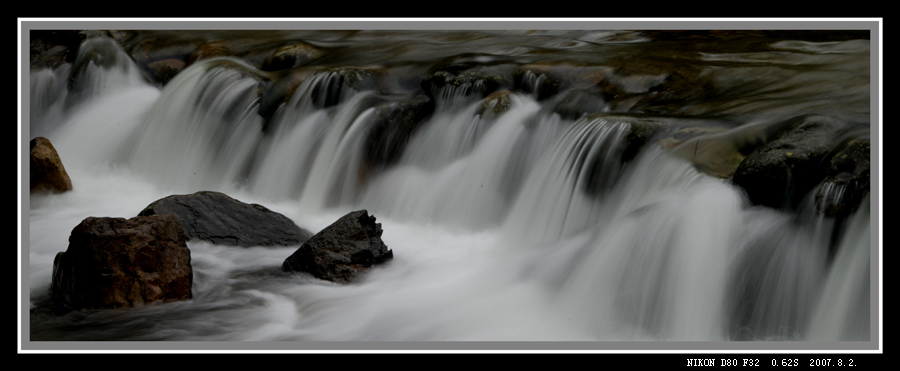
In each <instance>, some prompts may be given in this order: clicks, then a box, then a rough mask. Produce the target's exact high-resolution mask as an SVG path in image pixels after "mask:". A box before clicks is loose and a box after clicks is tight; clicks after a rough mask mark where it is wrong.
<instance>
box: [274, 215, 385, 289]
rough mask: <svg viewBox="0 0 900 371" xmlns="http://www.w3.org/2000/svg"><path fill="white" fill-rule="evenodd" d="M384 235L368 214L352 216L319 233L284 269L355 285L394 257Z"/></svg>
mask: <svg viewBox="0 0 900 371" xmlns="http://www.w3.org/2000/svg"><path fill="white" fill-rule="evenodd" d="M381 234H382V229H381V223H375V217H374V216H369V214H368V211H366V210H359V211H354V212H351V213H349V214H347V215H344V216H343V217H341V218H340V219H338V220H337V221H336V222H334V223H333V224H331V225H330V226H328V227H326V228H325V229H323V230H322V231H320V232H319V233H316V235H315V236H313V237H312V238H310V239H309V241H306V243H304V244H303V246H300V248H299V249H297V251H295V252H294V253H293V254H292V255H291V256H289V257H288V258H287V259H285V261H284V264H283V265H282V267H281V268H282V270H284V271H286V272H306V273H310V274H312V275H313V276H315V277H317V278H319V279H323V280H327V281H332V282H337V283H351V282H354V281H356V280H357V279H359V276H360V274H362V273H364V272H366V271H368V270H369V269H370V268H371V267H372V266H373V265H375V264H380V263H384V262H385V261H387V260H388V259H392V258H393V257H394V253H393V251H392V250H390V249H388V247H387V246H386V245H385V244H384V241H382V240H381Z"/></svg>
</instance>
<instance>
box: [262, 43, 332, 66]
mask: <svg viewBox="0 0 900 371" xmlns="http://www.w3.org/2000/svg"><path fill="white" fill-rule="evenodd" d="M323 55H325V53H324V51H322V50H321V49H319V48H317V47H315V46H312V45H309V44H306V43H293V44H289V45H284V46H281V47H279V48H277V49H275V51H274V52H273V53H272V55H271V56H270V57H269V58H268V59H266V60H265V61H264V62H263V64H262V66H261V68H260V69H262V70H263V71H279V70H285V69H289V68H294V67H299V66H302V65H305V64H307V63H309V62H310V61H313V60H316V59H319V58H321V57H322V56H323Z"/></svg>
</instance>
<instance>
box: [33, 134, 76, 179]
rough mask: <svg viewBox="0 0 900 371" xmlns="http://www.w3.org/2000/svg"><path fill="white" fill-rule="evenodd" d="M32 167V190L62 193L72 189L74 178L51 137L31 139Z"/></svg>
mask: <svg viewBox="0 0 900 371" xmlns="http://www.w3.org/2000/svg"><path fill="white" fill-rule="evenodd" d="M30 167H31V169H30V172H29V178H30V182H31V190H30V192H32V193H34V192H50V193H61V192H66V191H71V190H72V180H71V179H70V178H69V174H68V173H66V168H65V166H63V163H62V159H60V158H59V154H58V153H56V148H53V144H51V143H50V140H49V139H47V138H44V137H37V138H34V139H32V140H31V161H30Z"/></svg>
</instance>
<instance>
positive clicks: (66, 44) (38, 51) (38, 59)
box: [30, 30, 84, 68]
mask: <svg viewBox="0 0 900 371" xmlns="http://www.w3.org/2000/svg"><path fill="white" fill-rule="evenodd" d="M82 41H84V36H83V35H81V34H80V33H79V32H78V31H74V30H72V31H66V30H31V33H30V52H31V53H30V56H31V57H30V60H31V63H30V64H31V68H56V67H58V66H59V65H61V64H63V63H72V62H75V56H76V55H77V53H78V47H79V46H80V45H81V42H82Z"/></svg>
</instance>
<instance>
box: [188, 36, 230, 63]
mask: <svg viewBox="0 0 900 371" xmlns="http://www.w3.org/2000/svg"><path fill="white" fill-rule="evenodd" d="M230 55H233V52H232V50H231V48H229V47H228V44H227V42H226V41H225V40H210V41H207V42H206V43H205V44H203V45H200V46H198V47H197V49H195V50H194V51H193V52H191V54H190V55H189V56H188V60H187V64H188V65H192V64H194V62H197V61H201V60H204V59H209V58H215V57H227V56H230Z"/></svg>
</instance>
